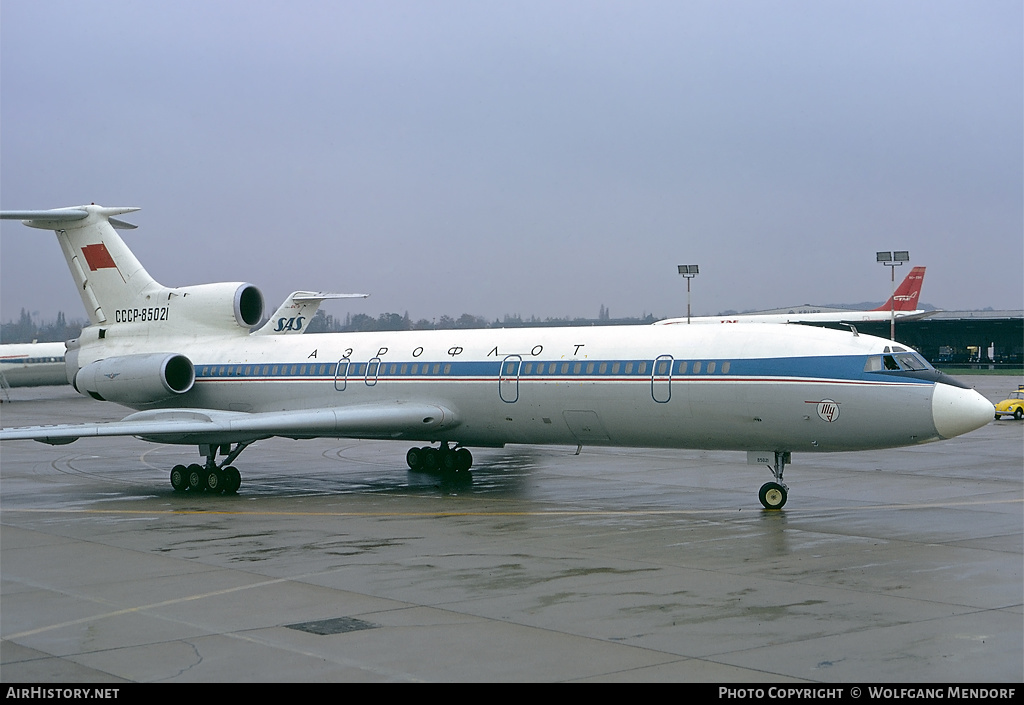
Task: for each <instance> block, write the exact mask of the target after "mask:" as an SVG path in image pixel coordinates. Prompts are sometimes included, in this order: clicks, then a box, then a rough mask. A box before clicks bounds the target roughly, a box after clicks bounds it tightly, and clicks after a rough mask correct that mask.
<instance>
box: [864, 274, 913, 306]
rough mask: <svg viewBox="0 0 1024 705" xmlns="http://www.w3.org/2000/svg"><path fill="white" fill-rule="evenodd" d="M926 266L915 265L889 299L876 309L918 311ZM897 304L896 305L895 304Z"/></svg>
mask: <svg viewBox="0 0 1024 705" xmlns="http://www.w3.org/2000/svg"><path fill="white" fill-rule="evenodd" d="M924 270H925V268H924V267H914V268H913V269H911V270H910V273H909V274H907V276H906V278H905V279H904V280H903V281H902V282H901V283H900V285H899V286H898V287H896V292H895V293H894V294H893V295H892V296H890V297H889V300H888V301H886V302H885V303H884V304H882V305H881V306H879V307H878V308H876V309H872V310H874V311H890V310H894V309H895V310H896V311H916V310H917V308H918V305H919V304H920V302H921V286H922V285H923V284H924ZM894 304H895V305H894Z"/></svg>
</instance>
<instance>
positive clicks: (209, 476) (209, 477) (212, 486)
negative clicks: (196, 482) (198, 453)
mask: <svg viewBox="0 0 1024 705" xmlns="http://www.w3.org/2000/svg"><path fill="white" fill-rule="evenodd" d="M204 478H205V479H206V489H207V490H209V491H210V492H213V493H214V494H220V493H221V492H223V491H224V485H225V482H224V473H222V472H221V471H220V470H219V469H217V468H214V469H213V470H207V471H206V474H205V475H204Z"/></svg>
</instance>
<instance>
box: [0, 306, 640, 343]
mask: <svg viewBox="0 0 1024 705" xmlns="http://www.w3.org/2000/svg"><path fill="white" fill-rule="evenodd" d="M656 320H658V318H657V317H655V316H654V315H653V314H649V313H647V314H644V315H643V316H641V317H638V318H637V317H635V318H611V316H610V314H609V312H608V308H607V307H606V306H605V305H604V304H602V305H601V309H600V312H599V313H598V317H597V318H596V319H595V318H544V319H541V318H538V317H536V316H530V317H529V318H523V317H521V316H520V315H519V314H515V315H508V314H506V315H505V317H504V318H496V319H494V320H493V321H488V320H487V319H485V318H483V317H482V316H474V315H473V314H471V313H464V314H462V315H461V316H459V317H458V318H452V317H451V316H441V317H440V318H436V319H430V320H427V319H426V318H420V319H419V320H416V321H414V320H412V319H411V318H410V317H409V313H408V312H406V313H404V314H398V313H382V314H380V315H379V316H377V317H376V318H374V317H373V316H368V315H366V314H365V313H356V314H351V313H349V314H346V315H345V317H344V318H343V319H341V318H337V317H335V316H332V315H330V314H327V313H324V311H323V309H320V310H318V311H317V312H316V315H314V316H313V319H312V320H311V321H310V322H309V324H308V325H307V326H306V332H307V333H354V332H360V331H396V330H460V329H461V330H465V329H470V328H537V327H552V326H594V325H606V326H607V325H630V324H633V325H637V324H649V323H654V322H655V321H656ZM85 325H86V323H85V322H84V321H68V320H66V319H65V317H64V313H63V312H59V313H58V314H57V320H56V321H53V322H42V321H37V320H35V319H33V318H32V315H31V314H29V312H28V311H26V310H25V309H22V310H21V316H20V317H19V319H18V321H17V322H14V321H11V322H8V323H0V343H31V342H33V341H38V342H40V343H55V342H61V341H65V340H71V339H72V338H77V337H78V336H79V335H80V334H81V332H82V328H83V327H84V326H85Z"/></svg>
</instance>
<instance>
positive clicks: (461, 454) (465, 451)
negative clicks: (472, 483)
mask: <svg viewBox="0 0 1024 705" xmlns="http://www.w3.org/2000/svg"><path fill="white" fill-rule="evenodd" d="M453 455H454V456H455V469H456V470H469V469H470V468H471V467H473V454H472V453H470V452H469V448H459V449H458V450H457V451H455V453H453Z"/></svg>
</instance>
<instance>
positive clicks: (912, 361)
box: [896, 353, 931, 371]
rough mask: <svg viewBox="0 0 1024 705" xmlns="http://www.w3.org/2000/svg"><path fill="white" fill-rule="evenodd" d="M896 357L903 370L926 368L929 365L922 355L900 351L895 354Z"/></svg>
mask: <svg viewBox="0 0 1024 705" xmlns="http://www.w3.org/2000/svg"><path fill="white" fill-rule="evenodd" d="M896 359H897V360H899V362H900V367H901V368H903V369H904V370H911V371H915V370H927V369H928V368H929V367H931V365H929V364H928V363H927V362H926V361H925V359H924V358H923V357H921V356H919V355H915V354H913V353H902V354H900V355H897V356H896Z"/></svg>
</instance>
